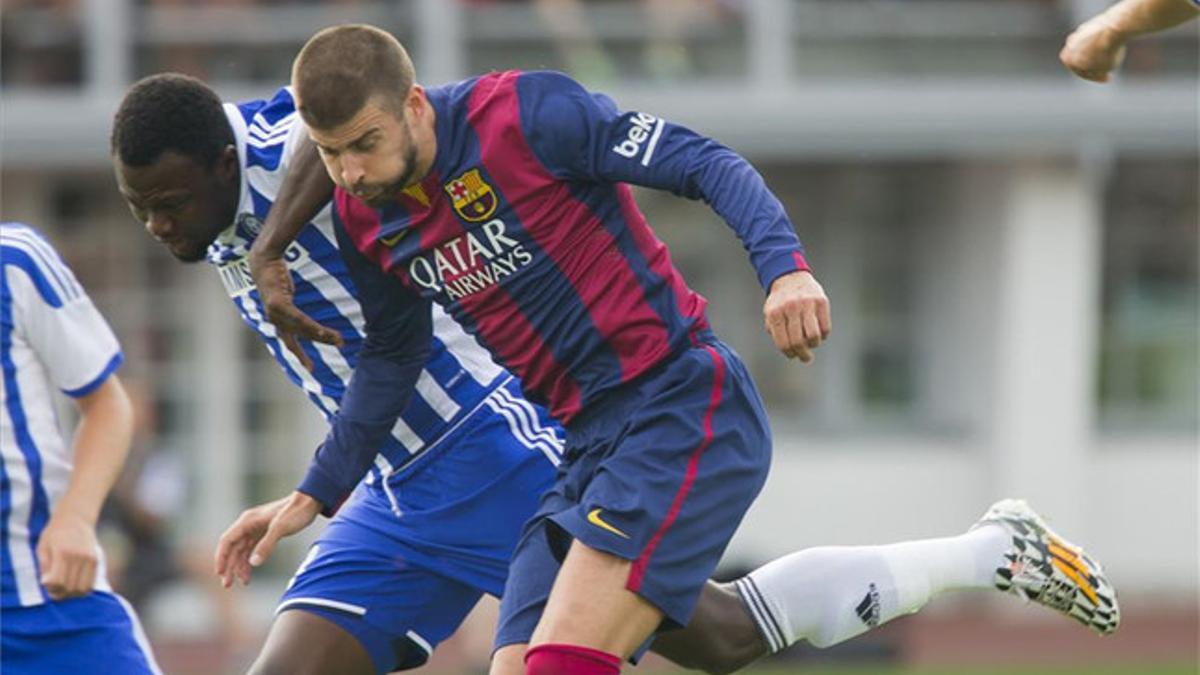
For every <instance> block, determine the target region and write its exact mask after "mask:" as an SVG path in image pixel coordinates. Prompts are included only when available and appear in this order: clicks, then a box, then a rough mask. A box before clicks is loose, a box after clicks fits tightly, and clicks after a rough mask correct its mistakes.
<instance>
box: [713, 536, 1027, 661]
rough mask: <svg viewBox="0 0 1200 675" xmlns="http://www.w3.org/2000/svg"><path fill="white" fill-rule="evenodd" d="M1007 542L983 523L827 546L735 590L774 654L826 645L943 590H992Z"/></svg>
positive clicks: (771, 567)
mask: <svg viewBox="0 0 1200 675" xmlns="http://www.w3.org/2000/svg"><path fill="white" fill-rule="evenodd" d="M1011 544H1012V537H1011V535H1010V534H1009V533H1008V531H1007V530H1006V529H1004V528H1003V527H1002V526H1000V525H995V524H992V525H985V526H983V527H980V528H977V529H975V530H972V531H970V532H968V533H966V534H963V535H959V536H957V537H946V538H943V539H925V540H921V541H908V542H901V543H898V544H889V545H887V546H824V547H819V548H811V549H806V550H803V551H799V552H796V553H792V554H790V555H787V556H784V557H782V558H779V559H778V560H774V561H772V562H769V563H767V564H766V565H764V566H762V567H760V568H758V569H756V570H754V571H753V572H751V573H750V574H747V575H746V576H744V577H742V578H741V579H738V580H737V581H736V582H735V587H736V588H737V591H738V593H739V594H740V595H741V596H742V601H743V602H744V603H745V604H746V607H747V608H748V609H749V611H750V614H751V616H753V617H754V620H755V623H757V624H758V627H759V631H760V632H762V634H763V636H764V638H766V641H767V644H768V645H769V646H770V648H771V651H772V652H777V651H780V650H782V649H784V648H785V647H787V646H789V645H791V644H793V643H795V642H796V641H798V640H801V639H803V640H807V641H808V642H810V643H812V644H813V645H815V646H817V647H829V646H832V645H835V644H837V643H839V642H843V641H845V640H848V639H850V638H852V637H854V636H856V635H861V634H862V633H865V632H867V631H868V630H870V629H871V628H874V627H875V626H878V625H881V624H884V623H887V622H888V621H891V620H892V619H894V618H896V617H897V616H903V615H904V614H911V613H913V612H916V611H917V610H919V609H921V607H923V606H925V603H927V602H929V600H930V599H931V598H932V597H933V596H935V595H937V594H939V593H942V592H944V591H949V590H958V589H970V588H981V589H987V588H994V586H993V582H992V579H993V577H994V575H995V572H996V568H997V567H1000V565H1001V564H1002V562H1003V555H1004V551H1006V550H1007V549H1008V547H1009V546H1011Z"/></svg>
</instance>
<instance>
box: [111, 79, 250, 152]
mask: <svg viewBox="0 0 1200 675" xmlns="http://www.w3.org/2000/svg"><path fill="white" fill-rule="evenodd" d="M233 142H234V140H233V129H232V128H231V127H230V126H229V120H228V119H227V118H226V117H225V110H224V108H223V107H222V104H221V99H220V98H219V97H218V96H217V94H216V92H214V91H213V90H212V89H210V88H209V87H208V85H206V84H204V83H203V82H201V81H200V80H197V79H196V78H194V77H189V76H187V75H181V74H179V73H161V74H158V75H151V76H149V77H145V78H142V79H141V80H138V81H137V82H135V83H134V84H133V86H132V87H130V88H129V91H128V92H126V93H125V98H124V99H123V100H122V101H121V106H120V107H119V108H118V109H117V114H116V116H115V117H114V118H113V127H112V138H111V144H112V148H111V152H112V153H113V154H115V155H117V156H118V157H120V159H121V162H122V163H123V164H126V165H128V166H149V165H151V164H153V163H155V162H157V161H158V160H159V158H160V157H162V155H163V153H165V152H168V151H170V152H176V153H179V154H180V155H183V156H185V157H188V158H190V159H192V160H195V161H196V162H198V163H199V164H200V165H201V166H204V167H205V168H208V167H211V166H213V164H214V163H215V162H216V161H217V158H218V157H220V155H221V152H222V151H223V150H224V149H225V148H226V147H227V146H229V145H231V144H233Z"/></svg>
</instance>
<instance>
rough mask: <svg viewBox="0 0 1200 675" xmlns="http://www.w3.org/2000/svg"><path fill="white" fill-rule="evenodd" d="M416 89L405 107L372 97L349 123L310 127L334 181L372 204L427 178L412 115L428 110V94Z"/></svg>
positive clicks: (382, 201)
mask: <svg viewBox="0 0 1200 675" xmlns="http://www.w3.org/2000/svg"><path fill="white" fill-rule="evenodd" d="M413 90H414V91H413V92H410V95H409V98H408V100H407V101H406V102H405V105H404V106H403V108H402V111H401V112H397V111H395V110H392V109H390V108H389V107H388V106H386V105H384V104H382V103H380V102H378V101H377V100H375V99H372V100H370V101H368V102H367V104H366V105H365V106H363V108H362V110H360V111H358V113H357V114H356V115H355V116H354V117H352V118H351V119H350V120H349V121H347V122H346V123H345V124H342V125H340V126H337V127H334V128H332V129H326V130H318V129H314V128H311V127H310V128H309V134H310V135H311V136H312V139H313V142H315V143H316V144H317V149H318V150H319V151H320V153H321V161H323V162H324V163H325V170H326V171H328V172H329V177H330V178H332V179H333V182H335V183H337V184H338V185H339V186H341V187H342V188H343V189H345V190H346V191H348V192H350V193H351V194H353V195H354V196H355V197H357V198H359V199H361V200H362V201H364V202H366V203H368V204H370V205H372V206H376V207H378V206H382V205H384V204H386V203H388V202H389V201H392V200H394V199H395V198H396V196H397V195H398V194H399V193H400V191H401V190H403V189H404V188H405V187H407V186H409V185H411V184H413V183H415V182H417V181H418V180H420V179H421V177H422V176H421V175H419V174H418V172H419V170H420V167H419V164H420V162H419V161H418V157H419V148H418V142H417V139H416V137H415V136H414V133H413V127H414V125H413V124H412V123H411V119H412V117H413V115H414V113H415V114H418V115H419V114H420V112H417V111H419V110H421V109H423V108H422V106H423V105H424V94H423V92H422V91H421V89H420V87H418V86H415V85H414V87H413Z"/></svg>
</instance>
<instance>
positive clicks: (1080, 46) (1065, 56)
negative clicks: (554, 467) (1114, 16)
mask: <svg viewBox="0 0 1200 675" xmlns="http://www.w3.org/2000/svg"><path fill="white" fill-rule="evenodd" d="M1058 58H1059V60H1061V61H1062V62H1063V65H1064V66H1066V67H1067V68H1068V69H1069V70H1070V71H1071V72H1073V73H1075V74H1076V75H1078V76H1079V77H1082V78H1083V79H1085V80H1091V81H1093V82H1107V81H1108V78H1109V75H1110V74H1111V73H1112V71H1114V70H1116V69H1117V68H1119V67H1120V65H1121V62H1122V61H1123V60H1124V59H1125V38H1124V37H1123V36H1122V35H1121V34H1120V33H1119V32H1117V31H1116V30H1115V29H1114V28H1113V27H1112V26H1111V25H1110V23H1109V20H1108V18H1107V17H1106V16H1105V15H1103V14H1102V15H1100V16H1097V17H1095V18H1093V19H1091V20H1090V21H1087V22H1085V23H1084V24H1083V25H1081V26H1079V28H1077V29H1075V32H1073V33H1071V34H1070V35H1068V36H1067V42H1066V44H1065V45H1063V48H1062V51H1061V52H1059V54H1058Z"/></svg>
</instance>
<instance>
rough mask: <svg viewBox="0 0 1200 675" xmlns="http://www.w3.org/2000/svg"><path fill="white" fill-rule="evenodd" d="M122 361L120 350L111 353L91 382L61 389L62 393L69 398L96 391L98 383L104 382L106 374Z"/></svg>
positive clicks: (110, 373)
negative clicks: (73, 387)
mask: <svg viewBox="0 0 1200 675" xmlns="http://www.w3.org/2000/svg"><path fill="white" fill-rule="evenodd" d="M124 362H125V355H124V354H122V353H121V352H117V353H116V354H113V357H112V358H111V359H109V360H108V363H107V364H105V366H104V370H101V371H100V373H99V374H98V375H96V377H94V378H92V381H91V382H88V383H87V384H85V385H83V386H82V387H77V388H75V389H63V393H64V394H66V395H67V396H70V397H71V398H82V397H84V396H87V395H88V394H90V393H92V392H93V391H96V390H97V389H99V388H100V385H102V384H104V381H105V380H107V379H108V376H109V375H112V374H113V373H114V372H115V371H116V370H117V368H120V367H121V364H122V363H124Z"/></svg>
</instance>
